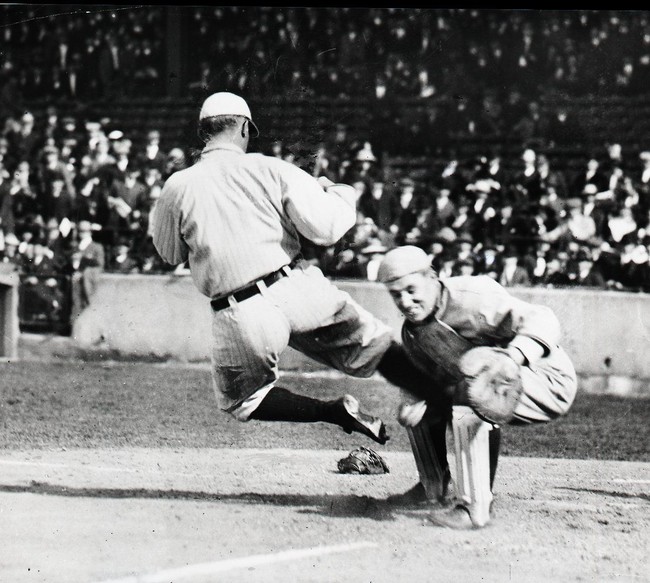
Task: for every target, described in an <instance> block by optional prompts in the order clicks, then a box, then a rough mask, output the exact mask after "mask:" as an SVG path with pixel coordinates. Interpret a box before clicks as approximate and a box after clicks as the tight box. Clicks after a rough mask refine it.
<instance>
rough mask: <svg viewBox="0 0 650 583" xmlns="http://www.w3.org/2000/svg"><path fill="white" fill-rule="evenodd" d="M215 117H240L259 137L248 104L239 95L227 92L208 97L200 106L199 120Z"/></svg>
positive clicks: (258, 131)
mask: <svg viewBox="0 0 650 583" xmlns="http://www.w3.org/2000/svg"><path fill="white" fill-rule="evenodd" d="M217 115H241V116H242V117H245V118H246V119H247V120H248V122H249V123H250V124H251V125H252V126H253V128H255V131H256V132H257V135H258V136H259V135H260V130H259V129H257V126H256V125H255V122H253V116H252V115H251V110H250V108H249V107H248V103H246V101H245V100H244V99H243V98H242V97H239V95H235V94H234V93H229V92H228V91H220V92H219V93H213V94H212V95H210V97H208V98H207V99H206V100H205V101H204V102H203V105H202V106H201V111H200V112H199V120H201V119H204V118H206V117H215V116H217Z"/></svg>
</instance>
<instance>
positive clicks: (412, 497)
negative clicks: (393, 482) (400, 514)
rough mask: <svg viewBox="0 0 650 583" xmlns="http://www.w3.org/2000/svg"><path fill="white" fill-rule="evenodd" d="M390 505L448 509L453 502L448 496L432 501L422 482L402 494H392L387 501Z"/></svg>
mask: <svg viewBox="0 0 650 583" xmlns="http://www.w3.org/2000/svg"><path fill="white" fill-rule="evenodd" d="M386 500H387V501H388V503H389V504H392V505H394V506H407V507H418V506H422V507H428V508H437V507H440V508H447V507H448V506H449V505H450V504H451V503H452V502H453V499H451V498H450V497H448V496H443V497H442V498H439V499H437V500H436V499H432V498H429V497H428V496H427V493H426V491H425V489H424V485H423V484H422V482H418V483H417V484H415V486H413V487H412V488H409V489H408V490H407V491H406V492H402V493H401V494H392V495H391V496H388V498H387V499H386Z"/></svg>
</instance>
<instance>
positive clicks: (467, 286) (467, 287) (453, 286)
mask: <svg viewBox="0 0 650 583" xmlns="http://www.w3.org/2000/svg"><path fill="white" fill-rule="evenodd" d="M442 282H443V285H444V286H445V287H447V288H448V289H449V290H453V291H466V292H476V293H481V292H486V291H497V290H503V291H505V288H504V287H503V286H502V285H501V284H500V283H499V282H498V281H496V280H495V279H493V278H492V277H490V276H489V275H455V276H453V277H448V278H446V279H444V280H442Z"/></svg>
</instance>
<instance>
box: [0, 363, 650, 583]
mask: <svg viewBox="0 0 650 583" xmlns="http://www.w3.org/2000/svg"><path fill="white" fill-rule="evenodd" d="M0 378H1V379H2V383H0V427H2V431H0V521H1V522H0V524H1V525H2V528H0V581H1V582H2V583H5V582H7V583H23V582H25V583H32V582H38V583H109V582H110V583H208V582H210V583H213V582H218V581H227V582H229V583H230V582H243V583H247V582H260V581H263V582H264V583H280V582H282V583H285V582H287V581H298V582H301V583H302V582H316V583H320V582H323V583H324V582H327V583H338V582H339V581H340V582H344V583H356V582H360V583H384V582H385V583H395V582H401V581H405V582H408V583H418V582H420V581H421V582H423V583H424V582H426V583H430V582H436V581H459V582H462V583H465V582H470V583H473V582H474V581H476V582H479V581H480V582H495V583H502V582H509V581H514V582H517V583H520V582H521V583H536V582H542V581H544V582H545V583H546V582H549V581H552V582H554V583H555V582H560V583H565V582H573V581H575V582H598V583H607V582H610V581H611V582H635V583H638V582H641V581H647V580H648V578H647V572H648V567H649V565H648V559H647V549H648V548H649V547H650V544H649V543H650V535H649V534H648V533H649V532H650V528H649V527H650V495H649V492H650V452H649V451H648V447H647V444H648V436H649V433H648V432H649V427H650V424H648V422H647V421H648V418H649V415H650V400H648V399H623V398H617V397H611V396H600V395H588V394H584V395H581V394H579V396H578V399H576V403H575V405H574V407H573V408H572V411H571V412H570V414H569V415H567V416H566V417H565V418H562V419H560V420H558V421H555V422H553V423H549V424H547V425H543V426H538V427H524V428H521V427H508V428H504V444H503V455H502V458H501V461H500V465H499V471H498V473H497V479H496V501H495V519H494V521H493V523H492V524H490V525H489V526H488V527H487V528H485V529H483V530H480V531H472V532H456V531H445V530H441V529H439V528H437V527H434V526H433V525H432V524H431V523H430V522H429V520H428V519H427V511H426V510H423V509H416V508H408V507H400V506H397V505H392V504H390V503H389V502H388V501H387V497H388V496H390V495H391V494H398V493H401V492H403V491H405V490H407V489H408V488H409V487H411V486H412V485H413V484H414V483H415V481H416V479H417V472H416V469H415V462H414V460H413V457H412V454H411V453H410V447H409V445H408V439H407V436H406V432H405V431H404V430H403V429H401V428H400V427H399V426H397V425H396V423H395V418H394V416H395V412H396V409H397V406H398V404H399V402H400V396H399V394H398V393H397V392H396V391H395V389H394V388H391V387H389V386H388V385H387V383H385V381H383V380H381V379H376V378H372V379H357V380H355V379H350V378H347V377H342V376H341V375H339V376H335V375H321V374H293V375H285V377H284V379H283V383H284V384H285V386H287V387H288V388H292V389H293V390H297V391H298V392H304V393H306V394H311V395H318V396H320V397H322V398H335V397H337V396H339V395H341V394H343V392H349V393H351V394H354V395H355V396H357V397H359V399H360V400H361V402H362V403H363V404H364V407H365V408H366V409H367V410H370V411H372V412H373V413H375V414H377V415H380V416H381V417H382V418H384V419H385V420H386V421H387V423H388V424H389V426H390V427H391V435H392V438H391V440H390V441H389V442H388V443H387V444H386V445H385V446H376V448H375V449H376V450H377V451H378V453H380V455H382V456H383V457H384V458H385V459H386V461H387V462H388V465H389V467H390V473H389V474H386V475H379V476H349V475H341V474H339V473H337V471H336V462H337V461H338V460H339V459H340V458H341V457H343V456H344V455H346V454H347V452H348V451H349V450H350V449H351V448H352V447H354V446H356V445H370V446H372V445H373V444H372V443H369V442H368V440H367V439H365V438H363V437H361V436H358V435H347V434H345V433H344V432H343V431H341V430H340V429H339V428H337V427H331V426H327V425H326V424H310V425H307V426H304V425H296V424H288V423H270V424H264V423H261V422H249V423H246V424H242V423H238V422H237V421H235V420H233V419H232V418H231V417H229V416H227V415H225V414H223V413H222V412H220V411H219V410H218V408H217V406H216V403H215V399H214V395H213V394H212V392H211V386H210V379H209V371H208V370H207V369H206V368H205V367H201V366H175V365H171V364H169V365H157V364H143V363H117V362H99V363H92V362H49V363H40V362H20V363H11V364H4V365H2V366H0Z"/></svg>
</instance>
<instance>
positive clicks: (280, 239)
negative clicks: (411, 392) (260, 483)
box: [153, 92, 422, 444]
mask: <svg viewBox="0 0 650 583" xmlns="http://www.w3.org/2000/svg"><path fill="white" fill-rule="evenodd" d="M251 130H253V131H254V132H257V127H256V126H255V124H254V122H253V120H252V116H251V112H250V109H249V106H248V104H247V103H246V101H245V100H244V99H243V98H241V97H239V96H237V95H234V94H232V93H228V92H219V93H215V94H213V95H211V96H209V97H208V98H207V99H206V100H205V101H204V103H203V105H202V108H201V111H200V114H199V128H198V132H199V136H200V137H201V139H202V140H203V141H204V142H205V148H204V149H203V151H202V153H201V156H200V159H199V160H198V161H197V162H196V163H195V164H194V165H193V166H191V167H189V168H187V169H184V170H181V171H178V172H176V173H175V174H173V175H171V176H170V177H169V178H168V179H167V181H166V183H165V185H164V187H163V190H162V193H161V196H160V199H159V201H158V204H157V207H156V214H155V219H154V225H153V242H154V245H155V247H156V249H157V250H158V253H159V254H160V256H161V257H162V258H163V259H164V260H165V261H167V262H169V263H171V264H173V265H177V264H180V263H183V262H185V261H189V267H190V270H191V274H192V278H193V280H194V283H195V285H196V287H197V288H198V290H199V291H200V292H201V293H202V294H204V295H205V296H207V297H208V298H209V299H210V303H211V306H212V335H213V348H212V373H213V381H214V388H215V394H216V396H217V399H218V401H219V404H220V406H221V408H222V409H223V410H225V411H228V412H229V413H231V414H232V415H233V416H234V417H235V418H237V419H238V420H240V421H247V420H249V419H257V420H264V421H292V422H319V421H322V422H327V423H333V424H337V425H339V426H341V427H342V428H343V429H344V430H345V431H346V432H348V433H351V432H353V431H355V432H359V433H362V434H365V435H366V436H368V437H370V438H371V439H373V440H374V441H376V442H378V443H382V444H383V443H385V442H386V440H387V439H388V435H387V434H386V428H385V425H384V423H383V422H382V421H381V420H380V419H378V418H376V417H373V416H370V415H367V414H365V413H362V412H361V411H360V410H359V403H358V401H357V400H356V399H355V398H354V397H352V396H351V395H345V396H343V397H341V398H340V399H336V400H334V401H322V400H319V399H314V398H311V397H308V396H306V395H300V394H296V393H293V392H291V391H288V390H287V389H285V388H282V387H280V386H278V385H277V381H278V378H279V370H278V361H279V358H280V355H281V354H282V352H283V351H284V350H285V349H286V348H287V346H292V347H293V348H295V349H297V350H299V351H301V352H303V353H304V354H306V355H308V356H310V357H312V358H313V359H315V360H317V361H319V362H322V363H325V364H327V365H329V366H331V367H334V368H336V369H338V370H340V371H343V372H345V373H347V374H350V375H353V376H359V377H366V376H370V375H371V374H373V372H374V371H375V370H379V371H380V372H381V373H382V374H384V376H385V377H386V378H387V379H388V380H390V381H392V382H395V383H399V384H400V386H401V385H403V384H404V383H408V384H417V382H418V374H419V373H417V372H416V371H413V370H410V371H409V370H408V365H407V364H406V363H408V360H407V359H406V357H405V356H404V354H403V353H402V351H401V348H400V346H399V343H396V342H395V341H394V339H393V336H392V332H391V330H390V329H389V328H388V326H386V325H385V324H384V323H383V322H381V321H380V320H379V319H377V318H375V317H374V316H372V315H371V314H370V313H369V312H368V311H366V310H364V309H363V308H362V307H361V306H359V305H358V304H357V303H356V302H355V301H354V300H353V299H352V298H351V297H350V296H349V295H348V294H347V293H345V292H343V291H342V290H340V289H338V288H337V287H335V286H334V285H333V284H332V283H331V282H330V281H329V280H328V279H327V278H326V277H325V276H324V275H323V274H322V272H321V271H320V269H318V268H317V267H315V266H313V265H310V264H308V263H307V262H304V261H301V254H300V243H299V235H303V236H304V237H306V238H307V239H309V240H311V241H313V242H314V243H316V244H318V245H332V244H334V243H335V242H337V241H338V240H339V239H340V238H341V237H342V236H343V235H344V234H345V233H346V232H347V231H348V230H349V229H350V228H351V227H352V226H353V225H354V223H355V220H356V208H355V204H356V202H355V199H356V195H355V191H354V189H353V188H352V187H351V186H347V185H344V184H334V183H333V182H332V181H331V180H329V179H327V178H320V179H318V180H317V179H316V178H314V177H312V176H311V175H309V174H308V173H307V172H305V171H303V170H302V169H300V168H298V167H297V166H294V165H292V164H291V163H289V162H287V161H284V160H282V159H279V158H275V157H270V156H266V155H262V154H257V153H246V150H247V148H248V143H249V138H250V134H251ZM420 380H422V379H420Z"/></svg>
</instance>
